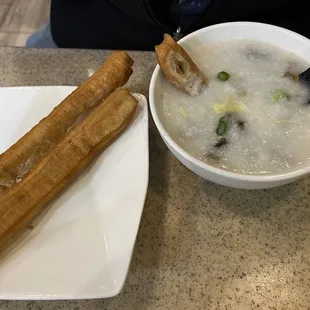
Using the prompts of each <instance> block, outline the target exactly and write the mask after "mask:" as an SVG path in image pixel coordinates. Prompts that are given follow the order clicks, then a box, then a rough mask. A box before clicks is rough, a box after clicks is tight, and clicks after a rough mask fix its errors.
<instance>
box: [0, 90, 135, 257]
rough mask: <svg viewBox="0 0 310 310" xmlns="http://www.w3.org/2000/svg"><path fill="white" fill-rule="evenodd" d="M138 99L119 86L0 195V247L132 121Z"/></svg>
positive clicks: (1, 248)
mask: <svg viewBox="0 0 310 310" xmlns="http://www.w3.org/2000/svg"><path fill="white" fill-rule="evenodd" d="M136 108H137V100H136V99H135V98H134V97H133V96H132V95H131V94H130V93H129V91H128V90H117V91H115V92H114V93H112V94H111V95H110V96H109V97H108V98H107V99H106V100H105V102H104V103H103V104H100V105H99V106H98V107H97V108H96V109H95V110H94V111H92V112H91V114H90V115H89V116H88V117H87V118H86V119H84V121H83V122H82V123H81V124H80V125H78V126H77V127H75V128H74V129H72V131H70V132H69V133H68V134H66V135H65V137H64V138H63V139H62V140H61V141H60V142H59V143H58V144H57V145H56V146H55V147H54V148H52V150H50V151H49V153H47V154H46V155H45V156H43V157H42V159H41V160H40V161H39V162H38V163H37V165H36V166H34V168H33V169H32V170H31V171H30V172H29V173H28V174H27V175H26V176H25V178H24V179H23V180H22V181H21V182H20V183H17V184H16V185H14V186H13V187H12V188H11V189H10V190H8V191H7V192H6V193H5V194H4V195H2V196H1V197H0V251H1V250H3V248H4V246H5V245H7V244H8V242H9V241H10V239H11V238H13V237H14V236H15V235H16V234H17V233H18V232H19V231H20V230H21V229H22V228H23V227H25V225H27V223H29V221H30V220H31V219H32V218H33V217H34V216H35V215H36V214H37V213H38V212H39V211H40V210H41V209H42V208H43V206H44V205H45V204H46V203H47V202H49V201H50V200H51V199H52V198H53V197H54V196H55V195H56V194H57V193H58V192H59V191H60V190H61V189H62V188H63V187H64V186H65V185H67V184H68V182H69V181H70V180H72V179H74V178H75V177H76V176H77V174H78V173H79V172H80V171H81V170H82V169H83V168H84V167H85V166H86V165H87V164H89V163H90V162H91V161H92V160H93V159H94V157H95V156H96V155H98V152H99V151H101V150H102V149H103V148H104V147H106V146H108V145H109V144H110V143H111V142H112V141H114V139H115V138H117V137H118V136H119V134H120V133H121V132H122V131H123V130H124V129H125V128H126V127H127V126H128V125H129V123H130V121H131V120H132V118H133V115H134V113H135V110H136Z"/></svg>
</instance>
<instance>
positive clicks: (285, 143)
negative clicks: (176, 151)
mask: <svg viewBox="0 0 310 310" xmlns="http://www.w3.org/2000/svg"><path fill="white" fill-rule="evenodd" d="M191 56H192V58H193V60H194V61H195V63H196V64H197V65H198V67H199V68H200V69H201V71H202V72H203V73H204V74H205V75H206V77H207V78H208V80H209V84H208V86H207V87H206V89H205V90H204V91H203V92H202V94H200V95H198V96H195V97H191V96H189V95H186V94H184V93H182V92H181V91H179V90H178V89H176V88H175V87H173V86H172V85H171V84H170V83H168V82H165V85H164V92H163V94H162V97H163V102H162V104H161V105H160V113H161V114H162V115H163V121H164V126H165V128H166V130H167V131H168V132H169V134H170V135H171V136H172V138H173V139H174V140H175V141H176V142H177V143H178V144H179V145H180V146H181V147H182V148H184V149H185V150H186V151H187V152H189V153H190V154H192V155H194V156H195V157H197V158H199V159H200V160H202V161H205V162H207V163H210V164H212V165H214V166H218V167H221V168H223V169H227V170H230V171H235V172H241V173H248V174H270V173H280V172H283V171H288V170H290V169H292V168H296V166H297V165H302V164H305V163H306V162H309V159H310V92H309V89H308V87H307V86H306V85H304V84H303V83H301V82H300V81H299V79H298V75H299V74H300V73H301V72H303V71H304V70H305V69H307V67H309V64H308V63H306V62H305V61H304V60H302V59H300V58H298V57H296V56H295V55H292V54H290V53H288V52H286V51H284V50H281V49H279V48H277V47H275V46H272V45H269V44H265V43H261V42H256V41H249V40H242V39H233V40H227V41H218V42H212V43H209V44H207V45H204V46H202V47H201V48H199V49H197V50H196V51H195V53H193V54H192V55H191Z"/></svg>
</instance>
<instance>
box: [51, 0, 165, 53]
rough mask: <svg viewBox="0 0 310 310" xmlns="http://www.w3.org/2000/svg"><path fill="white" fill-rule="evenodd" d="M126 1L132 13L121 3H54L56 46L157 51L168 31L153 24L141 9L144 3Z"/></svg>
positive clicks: (95, 0) (59, 0) (78, 0)
mask: <svg viewBox="0 0 310 310" xmlns="http://www.w3.org/2000/svg"><path fill="white" fill-rule="evenodd" d="M126 1H127V2H128V3H131V11H128V13H129V14H128V13H127V11H126V13H125V11H124V10H122V9H121V8H120V7H119V5H121V4H120V2H121V1H112V0H111V1H109V0H87V1H84V0H52V5H51V31H52V36H53V39H54V41H55V43H56V44H57V45H58V46H59V47H68V48H92V49H128V50H132V49H136V50H153V48H154V45H156V44H158V43H159V42H161V40H162V36H163V33H164V32H165V29H163V28H162V27H160V26H157V25H156V24H155V23H153V22H152V21H151V19H150V18H149V16H148V15H147V11H146V10H143V7H141V6H142V3H143V1H139V0H124V1H123V3H126ZM139 5H140V6H139ZM139 10H140V11H139ZM135 11H137V14H136V15H137V16H135V14H134V13H135ZM130 13H133V14H130ZM138 16H139V18H138Z"/></svg>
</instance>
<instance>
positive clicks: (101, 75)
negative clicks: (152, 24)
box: [0, 52, 133, 194]
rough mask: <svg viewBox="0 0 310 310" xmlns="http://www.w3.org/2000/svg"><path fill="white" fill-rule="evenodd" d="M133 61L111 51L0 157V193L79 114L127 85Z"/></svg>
mask: <svg viewBox="0 0 310 310" xmlns="http://www.w3.org/2000/svg"><path fill="white" fill-rule="evenodd" d="M132 65H133V60H132V59H131V58H130V57H129V56H128V54H127V53H126V52H114V53H112V55H111V56H110V57H109V58H108V59H107V60H106V61H105V63H104V64H103V65H102V67H101V68H100V69H99V70H98V71H97V72H96V73H95V74H94V75H93V76H91V77H90V78H89V79H88V80H86V81H85V82H84V83H82V84H81V85H80V86H79V87H78V88H77V89H76V90H75V91H73V92H72V93H71V94H70V95H69V96H68V97H67V98H65V99H64V100H63V101H62V102H61V103H60V104H59V105H58V106H57V107H56V108H54V110H53V111H52V112H51V113H50V114H49V115H48V116H47V117H45V118H43V119H42V120H41V121H40V122H39V123H38V124H37V125H36V126H34V127H33V128H32V129H31V130H30V131H29V132H28V133H27V134H25V135H24V136H23V137H22V138H21V139H19V140H18V141H17V142H16V143H15V144H14V145H12V146H11V147H10V148H9V149H8V150H7V151H5V152H4V153H2V154H1V155H0V194H1V192H2V193H3V192H5V191H6V190H7V189H8V188H10V187H12V186H13V185H14V184H15V183H16V182H19V181H20V180H21V179H22V178H23V176H24V175H25V174H26V173H27V172H28V171H29V170H30V169H31V168H32V167H33V166H34V165H35V164H36V163H37V162H38V161H39V160H40V159H41V157H42V155H44V154H45V153H47V152H48V151H49V150H50V149H51V148H52V147H53V146H54V145H55V144H56V143H57V142H59V141H60V140H61V138H62V137H63V136H64V135H65V134H66V132H67V131H68V129H69V128H70V127H71V126H72V125H73V124H74V123H75V122H76V120H77V119H78V118H79V117H80V116H81V115H83V114H86V113H87V112H89V111H90V110H91V109H92V108H94V107H95V106H97V105H98V104H99V103H100V102H101V100H102V99H105V98H107V97H108V96H109V95H110V94H111V93H112V92H113V91H114V90H115V89H116V88H118V87H120V86H123V85H125V84H126V83H127V81H128V79H129V77H130V75H131V74H132V68H131V67H132Z"/></svg>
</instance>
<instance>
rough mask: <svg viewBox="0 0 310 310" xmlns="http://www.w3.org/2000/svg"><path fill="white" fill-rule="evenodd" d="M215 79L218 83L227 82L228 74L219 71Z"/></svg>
mask: <svg viewBox="0 0 310 310" xmlns="http://www.w3.org/2000/svg"><path fill="white" fill-rule="evenodd" d="M217 78H218V79H219V80H220V81H223V82H225V81H228V80H229V78H230V74H229V73H227V72H225V71H221V72H220V73H219V74H218V75H217Z"/></svg>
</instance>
